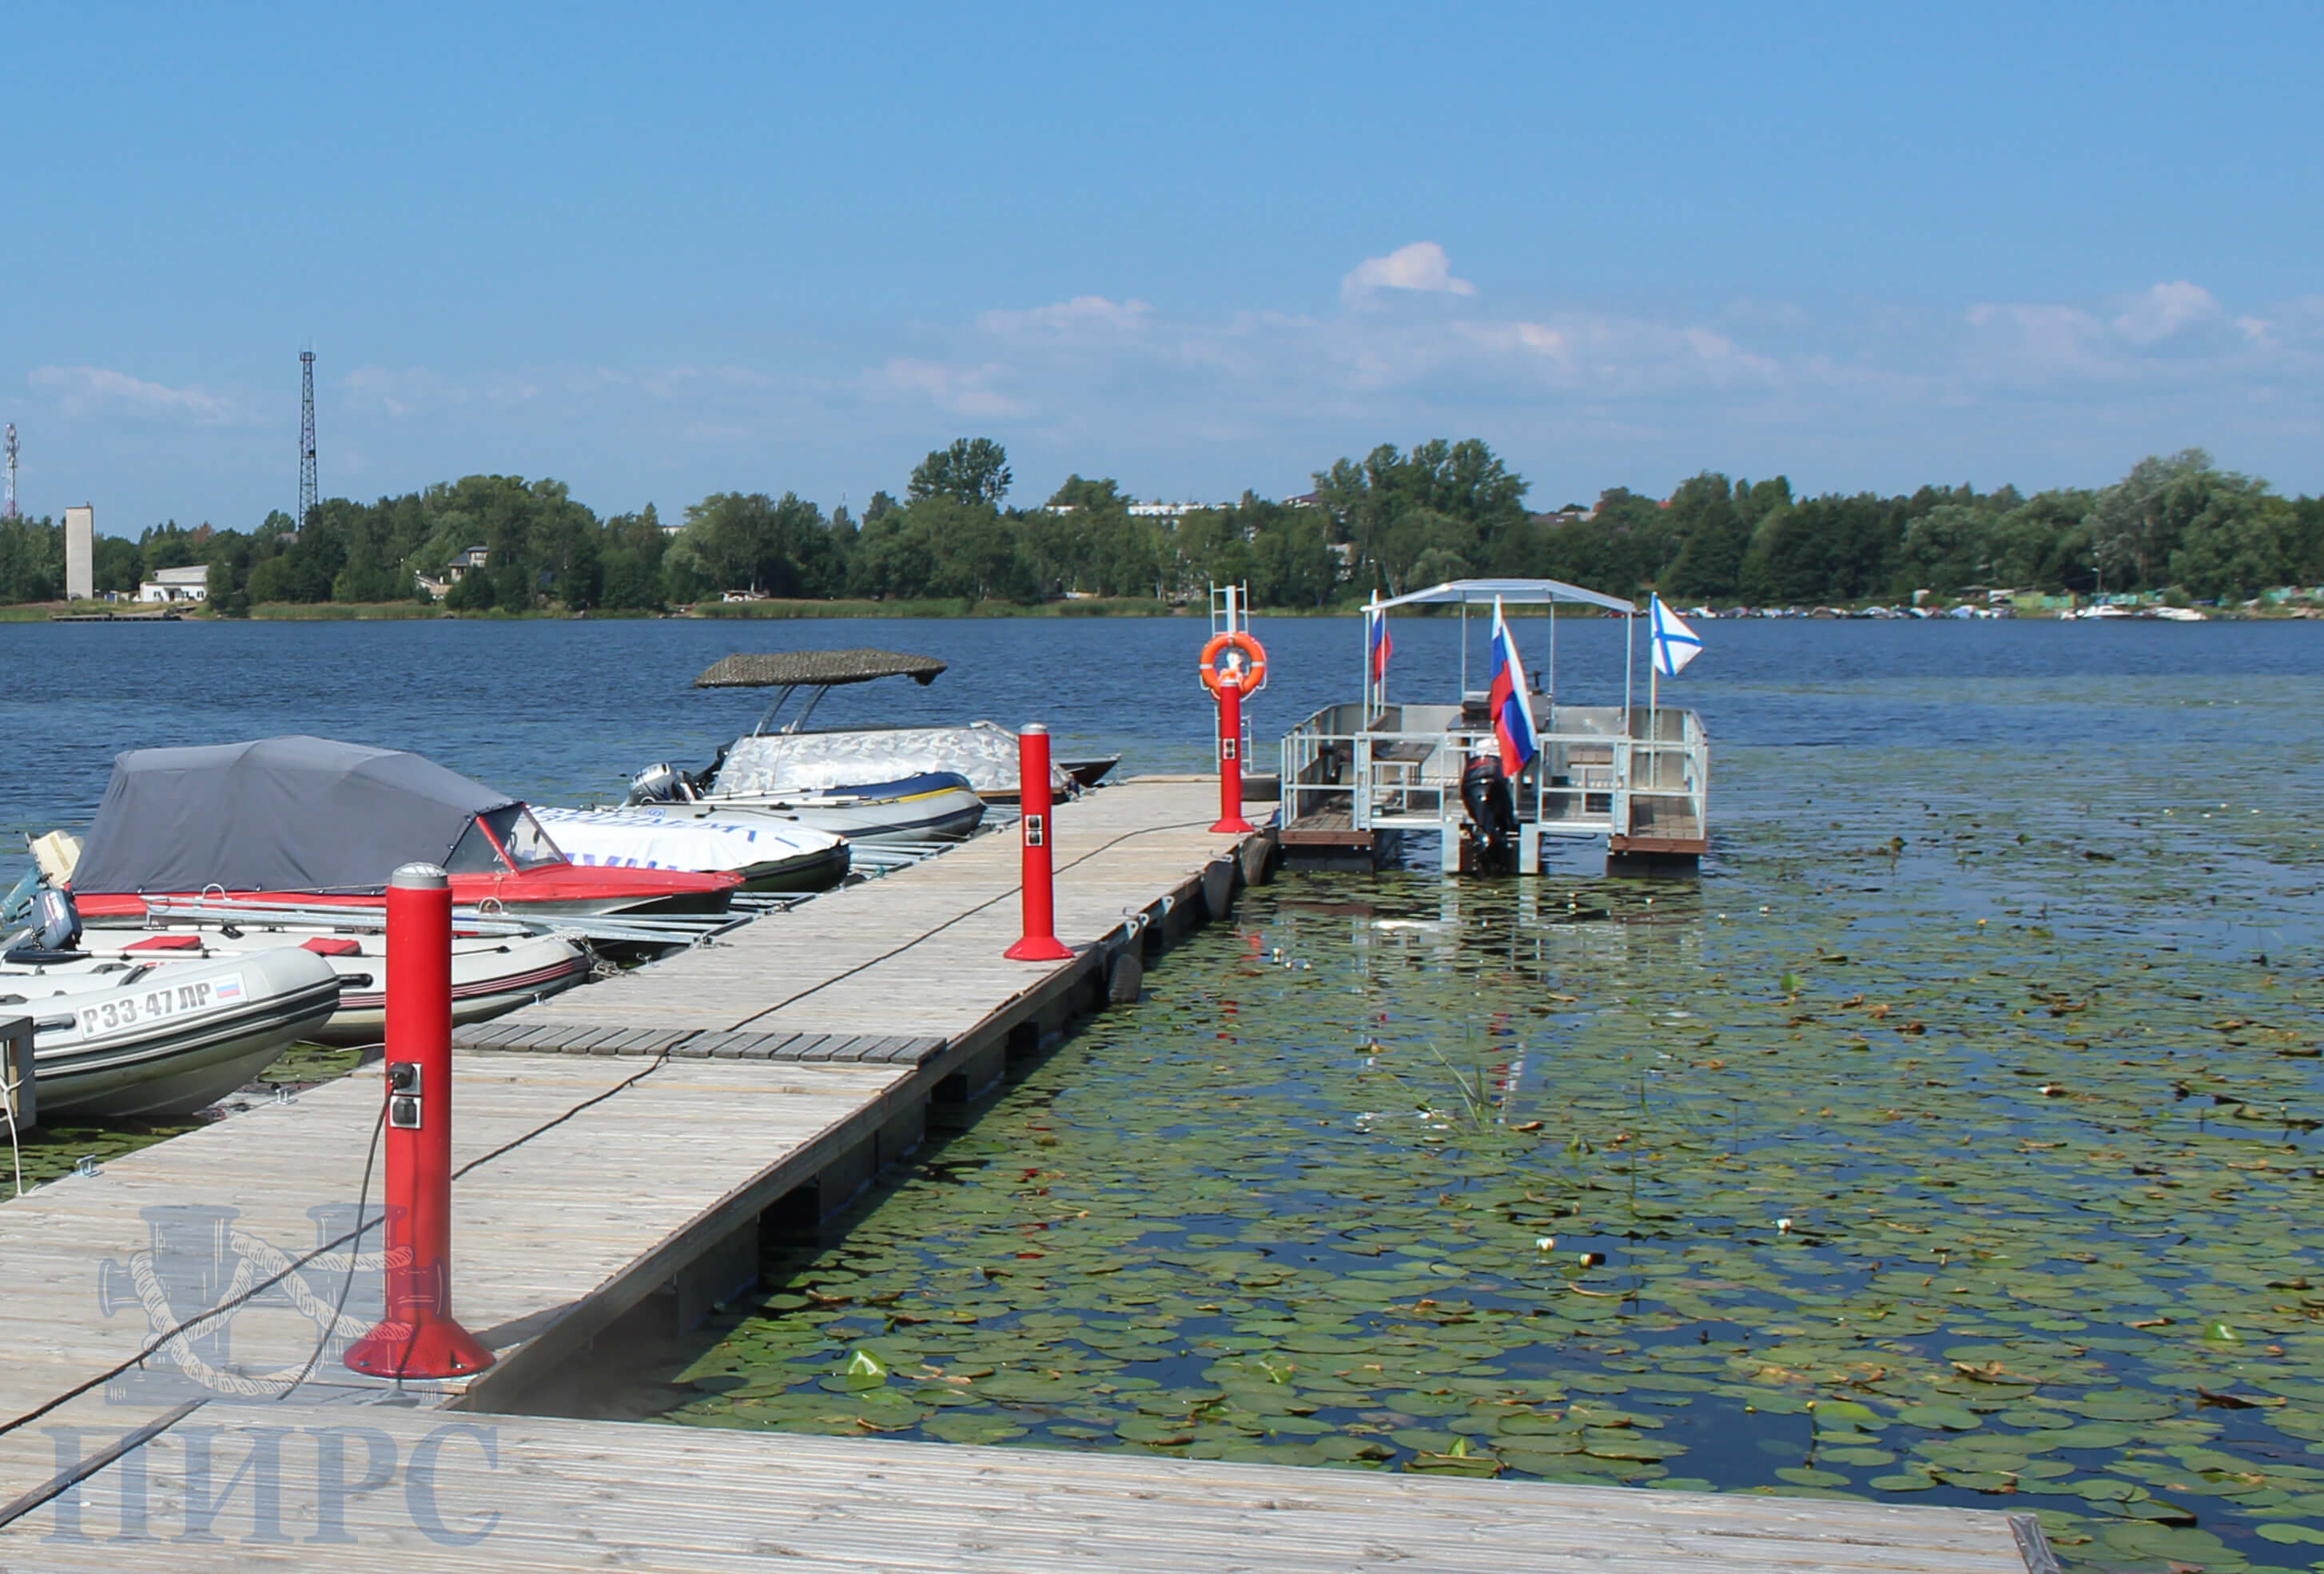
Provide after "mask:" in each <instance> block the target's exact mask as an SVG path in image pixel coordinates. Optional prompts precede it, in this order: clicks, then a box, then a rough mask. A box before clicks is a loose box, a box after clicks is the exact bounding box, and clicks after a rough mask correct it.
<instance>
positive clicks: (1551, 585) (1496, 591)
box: [1370, 579, 1638, 617]
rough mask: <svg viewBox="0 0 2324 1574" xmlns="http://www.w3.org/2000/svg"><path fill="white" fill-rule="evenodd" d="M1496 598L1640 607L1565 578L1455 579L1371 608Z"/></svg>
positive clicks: (1632, 611)
mask: <svg viewBox="0 0 2324 1574" xmlns="http://www.w3.org/2000/svg"><path fill="white" fill-rule="evenodd" d="M1497 600H1498V601H1503V602H1507V603H1509V604H1511V605H1512V606H1544V605H1548V606H1554V605H1557V604H1558V603H1561V602H1562V603H1568V604H1579V605H1582V606H1591V607H1603V608H1605V609H1606V610H1607V611H1608V612H1620V613H1622V614H1623V615H1624V616H1626V617H1635V616H1637V611H1638V609H1637V605H1636V604H1635V603H1630V602H1626V601H1624V600H1623V599H1622V598H1621V597H1620V596H1618V595H1606V594H1602V593H1600V592H1599V591H1594V590H1584V589H1582V587H1581V586H1580V585H1578V584H1566V583H1565V582H1564V581H1563V580H1562V579H1453V580H1448V581H1446V582H1445V583H1444V584H1432V585H1430V586H1429V587H1428V588H1427V589H1426V590H1416V591H1414V592H1412V593H1411V594H1409V595H1399V596H1393V597H1390V598H1389V599H1388V600H1387V601H1382V602H1374V603H1371V607H1370V610H1372V611H1377V612H1387V611H1388V610H1390V609H1392V608H1395V607H1449V606H1471V605H1473V604H1476V603H1485V604H1487V605H1489V604H1491V603H1493V602H1495V601H1497Z"/></svg>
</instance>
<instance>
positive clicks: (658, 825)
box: [532, 804, 848, 891]
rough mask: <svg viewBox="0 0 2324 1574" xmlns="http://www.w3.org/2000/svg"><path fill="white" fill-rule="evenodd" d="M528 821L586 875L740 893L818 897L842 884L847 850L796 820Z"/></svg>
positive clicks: (567, 814) (608, 816) (630, 816)
mask: <svg viewBox="0 0 2324 1574" xmlns="http://www.w3.org/2000/svg"><path fill="white" fill-rule="evenodd" d="M532 813H533V817H534V818H535V819H537V820H539V822H540V824H541V825H542V826H543V827H544V828H545V829H546V830H547V831H548V832H549V836H550V837H551V838H552V839H553V840H554V841H555V842H556V843H557V845H558V848H560V849H561V850H562V851H564V853H565V856H566V857H567V858H569V859H571V860H572V861H574V862H576V863H577V864H580V865H582V866H583V867H585V868H589V869H675V870H696V871H699V872H705V873H727V874H733V875H738V876H740V877H741V878H742V888H743V889H744V890H748V891H819V890H823V889H825V888H828V887H831V886H835V885H837V884H838V883H839V882H840V881H841V880H843V879H846V878H847V864H848V853H847V843H846V842H845V841H844V840H843V839H842V838H840V837H838V836H836V835H834V834H832V833H830V832H829V831H827V830H822V829H818V828H816V827H815V826H811V825H807V824H801V823H800V822H799V821H798V820H797V819H796V818H777V817H773V816H768V815H761V816H756V817H752V818H749V819H736V818H729V817H725V816H714V815H683V816H681V815H662V814H658V813H651V812H648V811H645V810H641V809H635V808H621V809H554V808H547V807H544V806H542V805H539V804H535V805H532Z"/></svg>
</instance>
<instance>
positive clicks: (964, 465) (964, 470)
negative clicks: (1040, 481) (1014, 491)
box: [905, 437, 1014, 510]
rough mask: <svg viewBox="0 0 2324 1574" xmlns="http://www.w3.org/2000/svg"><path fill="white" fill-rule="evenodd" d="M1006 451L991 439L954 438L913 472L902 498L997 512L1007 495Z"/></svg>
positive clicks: (1010, 477)
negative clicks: (949, 502)
mask: <svg viewBox="0 0 2324 1574" xmlns="http://www.w3.org/2000/svg"><path fill="white" fill-rule="evenodd" d="M1012 479H1014V477H1012V476H1011V475H1010V472H1009V451H1008V450H1007V449H1006V448H1003V447H1002V446H1001V445H1000V444H998V443H996V442H994V441H993V440H992V439H991V437H955V438H954V439H953V444H952V446H951V447H949V448H938V449H936V451H935V452H933V453H931V454H930V455H929V456H927V458H925V459H923V460H921V461H920V462H919V464H918V465H917V466H915V467H914V468H913V471H912V482H911V484H910V485H909V486H908V487H907V488H906V489H905V492H906V495H907V496H908V497H909V498H910V499H911V500H912V501H913V502H925V501H927V499H929V498H936V497H948V498H951V499H953V500H954V502H962V503H966V504H969V505H970V506H972V507H973V506H976V505H980V504H981V505H982V506H984V507H986V508H991V509H995V510H997V509H999V508H1000V506H1001V499H1003V498H1005V497H1007V496H1008V495H1009V483H1010V481H1011V480H1012Z"/></svg>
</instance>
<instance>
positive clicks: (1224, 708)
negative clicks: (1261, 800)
mask: <svg viewBox="0 0 2324 1574" xmlns="http://www.w3.org/2000/svg"><path fill="white" fill-rule="evenodd" d="M1242 674H1243V668H1241V667H1230V668H1229V669H1228V670H1227V671H1226V672H1225V673H1223V674H1222V675H1221V676H1220V678H1219V687H1218V699H1219V823H1218V824H1215V825H1213V826H1212V827H1211V830H1212V831H1213V833H1217V832H1231V833H1233V834H1235V835H1238V836H1245V835H1249V834H1250V833H1251V832H1252V831H1254V830H1256V829H1257V827H1256V826H1254V825H1252V824H1251V823H1250V821H1248V820H1246V819H1244V818H1243V817H1242Z"/></svg>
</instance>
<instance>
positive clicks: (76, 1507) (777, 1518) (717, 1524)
mask: <svg viewBox="0 0 2324 1574" xmlns="http://www.w3.org/2000/svg"><path fill="white" fill-rule="evenodd" d="M197 1449H198V1450H200V1456H199V1458H198V1459H197V1458H196V1456H195V1452H194V1450H197ZM142 1452H143V1455H144V1456H145V1458H144V1460H143V1465H144V1469H143V1475H142V1476H141V1477H136V1478H134V1479H133V1480H130V1481H128V1482H124V1481H123V1480H121V1479H119V1478H117V1477H110V1476H109V1477H105V1478H99V1479H97V1480H94V1481H92V1482H91V1483H89V1484H88V1486H87V1487H83V1488H82V1489H81V1492H80V1493H79V1495H78V1502H77V1503H75V1504H72V1505H69V1506H68V1508H67V1510H66V1517H65V1521H64V1523H66V1524H67V1525H68V1526H70V1527H72V1528H74V1529H77V1531H78V1535H79V1537H80V1538H82V1539H78V1540H75V1539H68V1538H63V1537H60V1536H59V1535H58V1533H57V1530H56V1528H55V1523H56V1520H57V1511H56V1509H55V1507H54V1506H51V1507H50V1508H48V1509H46V1510H44V1511H42V1514H41V1515H40V1516H39V1517H41V1518H42V1519H43V1520H45V1521H48V1522H50V1525H49V1528H48V1529H47V1530H46V1531H45V1532H44V1536H45V1539H43V1540H42V1541H40V1542H34V1543H29V1544H28V1543H27V1542H26V1541H25V1540H23V1539H22V1537H21V1532H19V1533H11V1532H7V1531H0V1567H21V1568H24V1569H32V1568H38V1569H52V1570H57V1571H58V1574H80V1571H83V1570H86V1571H88V1574H116V1571H117V1570H120V1569H124V1568H128V1567H136V1568H148V1567H150V1568H157V1569H158V1568H161V1567H164V1566H165V1565H166V1566H167V1567H169V1568H171V1569H277V1568H307V1567H310V1566H316V1565H319V1564H322V1563H324V1562H325V1561H326V1560H327V1563H328V1566H329V1567H330V1568H332V1569H335V1570H338V1571H339V1574H370V1571H372V1570H380V1571H383V1574H404V1571H405V1570H408V1569H415V1568H417V1569H439V1570H457V1569H488V1568H489V1569H585V1568H618V1569H632V1570H645V1571H654V1570H667V1571H669V1574H717V1571H720V1570H747V1569H769V1568H779V1569H800V1570H829V1571H833V1574H837V1571H841V1570H845V1571H849V1574H865V1571H867V1570H874V1569H877V1570H891V1571H896V1574H905V1571H911V1574H923V1571H924V1574H960V1571H968V1570H976V1571H994V1574H998V1571H1002V1570H1008V1571H1013V1574H1037V1571H1050V1570H1055V1571H1058V1574H1064V1571H1066V1570H1072V1571H1074V1574H1082V1571H1085V1570H1088V1571H1102V1574H1164V1571H1171V1574H1178V1571H1184V1570H1188V1569H1251V1570H1259V1569H1264V1570H1269V1571H1274V1574H1338V1571H1344V1570H1365V1569H1396V1570H1397V1571H1398V1574H1478V1571H1480V1570H1490V1571H1492V1574H1553V1571H1554V1574H1573V1571H1576V1570H1582V1569H1590V1570H1607V1569H1611V1570H1614V1571H1616V1574H1665V1571H1675V1570H1681V1569H1684V1570H1691V1571H1696V1574H1728V1571H1736V1570H1745V1569H1755V1570H1766V1569H1777V1570H1784V1571H1786V1574H1794V1571H1796V1574H1807V1571H1811V1570H1816V1571H1838V1570H1849V1571H1853V1574H1869V1571H1874V1570H1877V1571H1880V1574H1954V1571H1957V1570H1961V1569H2010V1570H2022V1569H2025V1568H2026V1567H2027V1564H2026V1562H2025V1560H2024V1557H2023V1556H2022V1554H2021V1552H2020V1551H2019V1543H2018V1541H2017V1539H2016V1536H2015V1533H2013V1528H2012V1526H2011V1524H2010V1523H2009V1521H2008V1519H2007V1518H2006V1516H2004V1515H2001V1514H1959V1513H1946V1512H1943V1511H1932V1510H1928V1509H1914V1508H1892V1507H1887V1506H1885V1505H1876V1504H1859V1503H1846V1502H1840V1501H1834V1500H1829V1499H1807V1498H1789V1499H1784V1498H1766V1497H1741V1496H1719V1495H1717V1494H1712V1493H1687V1492H1654V1491H1642V1490H1637V1489H1632V1488H1626V1487H1553V1486H1545V1485H1541V1484H1537V1483H1521V1482H1499V1481H1463V1480H1458V1479H1452V1478H1448V1477H1420V1476H1396V1475H1383V1474H1376V1473H1373V1472H1369V1471H1361V1470H1348V1469H1324V1468H1297V1467H1288V1466H1279V1465H1225V1464H1211V1463H1204V1462H1199V1461H1194V1460H1185V1459H1163V1458H1159V1457H1156V1456H1150V1455H1137V1454H1096V1453H1087V1454H1084V1453H1067V1452H1064V1451H1059V1450H1034V1449H997V1448H979V1447H972V1446H968V1445H954V1444H936V1443H899V1442H891V1441H883V1440H878V1439H866V1440H862V1441H858V1440H853V1439H833V1438H818V1437H799V1436H789V1435H785V1434H781V1433H755V1432H724V1431H697V1430H695V1429H691V1428H680V1427H670V1426H659V1425H652V1424H641V1423H622V1422H573V1421H552V1420H535V1419H520V1418H515V1417H509V1416H474V1417H470V1416H458V1417H454V1416H447V1415H444V1414H441V1413H432V1414H431V1413H414V1412H411V1411H396V1410H386V1409H381V1408H376V1407H374V1408H371V1409H364V1410H356V1409H353V1408H351V1407H347V1406H339V1405H278V1406H265V1407H254V1406H233V1407H227V1406H212V1407H210V1408H208V1409H207V1410H204V1411H201V1412H198V1413H195V1414H194V1415H192V1416H190V1417H189V1418H187V1419H186V1420H184V1421H182V1422H179V1423H178V1425H177V1427H175V1428H173V1429H172V1430H171V1431H169V1432H166V1433H164V1434H162V1435H161V1437H160V1438H158V1439H157V1440H156V1441H154V1442H153V1443H152V1444H150V1445H148V1446H147V1447H146V1448H145V1449H144V1450H142ZM326 1452H327V1453H328V1455H329V1456H330V1458H331V1459H332V1460H333V1462H334V1464H335V1465H336V1466H337V1468H336V1469H333V1468H329V1467H325V1468H318V1465H321V1464H322V1462H323V1460H324V1459H325V1458H326ZM254 1456H255V1457H256V1458H257V1459H259V1460H260V1461H261V1465H260V1467H259V1468H258V1469H257V1470H254V1473H253V1475H252V1476H251V1477H247V1478H245V1479H244V1480H243V1481H242V1482H240V1483H238V1484H237V1485H238V1490H232V1491H229V1492H228V1495H227V1501H226V1504H225V1505H224V1507H223V1508H222V1509H221V1510H220V1511H219V1512H218V1513H217V1517H216V1519H215V1520H214V1521H212V1522H211V1523H209V1524H208V1527H207V1528H208V1531H209V1533H211V1534H213V1535H215V1536H217V1537H218V1538H219V1540H217V1541H215V1542H208V1543H202V1542H192V1543H189V1542H185V1541H181V1540H173V1539H161V1538H171V1537H175V1536H177V1535H178V1534H179V1533H180V1527H182V1526H183V1525H184V1524H185V1523H187V1522H186V1514H187V1512H188V1510H189V1507H191V1508H192V1509H193V1511H194V1513H195V1514H196V1515H197V1518H198V1517H199V1516H200V1514H202V1512H203V1511H204V1510H205V1509H206V1508H208V1506H209V1505H212V1504H213V1503H216V1502H217V1501H218V1498H219V1496H220V1492H221V1488H222V1487H223V1486H224V1484H226V1482H227V1481H228V1480H229V1478H230V1477H233V1476H234V1473H235V1470H236V1469H237V1468H241V1467H243V1466H244V1465H245V1464H246V1463H247V1462H249V1461H250V1460H252V1459H253V1458H254ZM189 1464H190V1465H191V1466H192V1468H191V1469H190V1470H189ZM189 1474H190V1475H191V1476H192V1477H194V1479H192V1480H191V1481H189V1479H188V1477H189ZM261 1483H264V1484H266V1485H267V1486H268V1487H272V1492H271V1494H270V1493H268V1492H263V1491H261V1490H256V1489H255V1488H257V1487H259V1486H260V1484H261ZM358 1485H361V1486H362V1487H364V1488H365V1489H364V1490H361V1491H358V1490H355V1487H356V1486H358ZM124 1496H126V1497H127V1498H128V1499H129V1501H130V1503H131V1504H132V1505H133V1507H132V1519H133V1523H134V1521H135V1517H136V1516H137V1515H138V1514H143V1523H144V1525H145V1526H146V1530H147V1534H148V1535H150V1536H152V1537H154V1538H156V1539H153V1540H149V1541H145V1542H124V1541H122V1540H120V1539H117V1538H118V1536H119V1533H120V1528H121V1523H122V1510H123V1504H124ZM318 1542H322V1543H325V1544H324V1545H322V1546H319V1547H318V1544H317V1543H318ZM2036 1544H2038V1542H2037V1543H2036ZM19 1558H21V1559H22V1562H21V1563H19V1562H16V1561H14V1560H17V1559H19Z"/></svg>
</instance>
